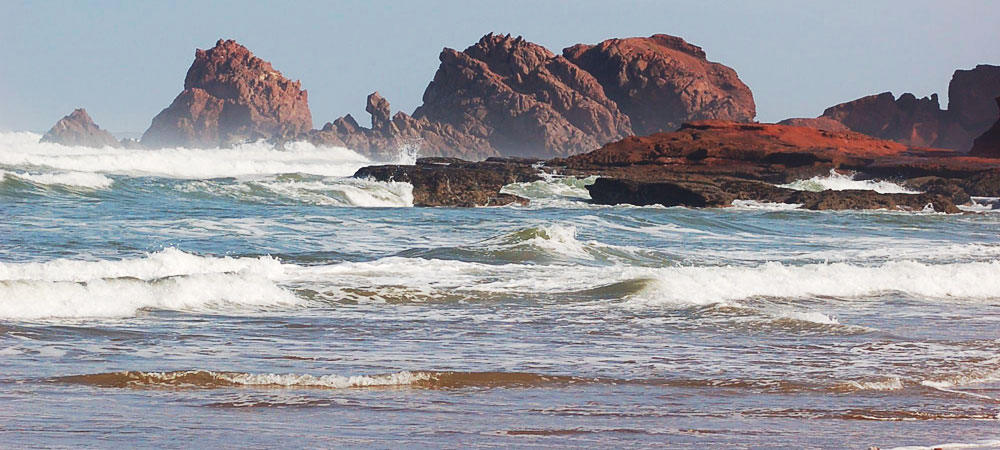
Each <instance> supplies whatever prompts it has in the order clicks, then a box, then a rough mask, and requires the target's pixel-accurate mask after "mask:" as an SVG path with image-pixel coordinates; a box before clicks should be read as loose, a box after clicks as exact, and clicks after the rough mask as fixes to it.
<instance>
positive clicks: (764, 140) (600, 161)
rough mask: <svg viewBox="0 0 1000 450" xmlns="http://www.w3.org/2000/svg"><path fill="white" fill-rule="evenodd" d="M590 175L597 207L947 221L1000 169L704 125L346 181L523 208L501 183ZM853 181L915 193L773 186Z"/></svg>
mask: <svg viewBox="0 0 1000 450" xmlns="http://www.w3.org/2000/svg"><path fill="white" fill-rule="evenodd" d="M539 169H540V170H543V171H548V172H556V173H560V174H563V175H575V176H598V177H599V178H598V180H597V182H596V183H595V184H593V185H591V186H590V187H588V190H589V191H590V194H591V197H592V198H593V201H594V202H596V203H601V204H620V203H628V204H635V205H651V204H661V205H666V206H678V205H681V206H690V207H719V206H728V205H731V204H732V202H733V201H734V200H756V201H763V202H775V203H793V204H799V205H801V207H802V208H805V209H813V210H826V209H889V210H903V211H924V210H934V211H938V212H947V213H954V212H958V211H959V210H958V209H957V207H956V206H955V205H957V204H964V203H967V202H969V200H970V195H974V196H986V197H992V196H1000V160H996V159H989V158H978V157H970V156H968V155H966V154H964V153H961V152H956V151H950V150H944V149H928V148H919V147H909V146H906V145H903V144H900V143H898V142H893V141H888V140H882V139H876V138H873V137H871V136H867V135H865V134H862V133H858V132H854V131H828V130H820V129H814V128H808V127H800V126H787V125H774V124H748V123H736V122H726V121H719V120H708V121H700V122H693V123H690V124H684V125H682V126H681V129H680V130H678V131H674V132H670V133H656V134H653V135H650V136H642V137H638V136H632V137H627V138H625V139H622V140H620V141H617V142H613V143H610V144H607V145H605V146H603V147H602V148H600V149H598V150H595V151H592V152H589V153H586V154H580V155H574V156H570V157H568V158H554V159H550V160H548V161H537V160H511V159H503V158H490V159H488V160H487V161H485V162H480V163H471V162H465V161H461V160H458V159H454V158H432V159H421V160H420V161H419V162H418V163H417V164H416V165H414V166H376V167H368V168H363V169H361V170H359V171H358V172H357V174H356V175H355V176H358V177H370V178H374V179H376V180H380V181H405V182H410V183H411V184H413V186H414V198H415V204H417V205H421V206H474V205H476V206H483V205H497V204H505V203H510V202H515V201H517V202H522V201H524V200H522V199H517V198H513V197H509V196H502V195H499V192H500V189H501V188H502V187H503V186H504V185H505V184H509V183H514V182H527V181H534V180H537V179H538V178H539V175H538V173H537V171H538V170H539ZM831 171H841V173H844V172H853V173H855V176H857V177H863V178H864V179H889V180H893V181H896V182H901V183H904V184H905V185H906V186H908V187H909V188H910V189H914V190H917V191H920V192H921V193H919V194H903V193H900V194H880V193H877V192H874V191H868V190H846V191H834V190H827V191H822V192H808V191H798V190H793V189H788V188H785V187H781V186H778V184H782V183H787V182H790V181H794V180H801V179H807V178H811V177H814V176H817V175H828V174H829V173H830V172H831Z"/></svg>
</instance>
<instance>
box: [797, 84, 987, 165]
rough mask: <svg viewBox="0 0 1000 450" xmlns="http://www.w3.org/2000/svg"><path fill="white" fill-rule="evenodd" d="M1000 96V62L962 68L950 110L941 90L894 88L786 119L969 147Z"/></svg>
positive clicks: (943, 145) (913, 143)
mask: <svg viewBox="0 0 1000 450" xmlns="http://www.w3.org/2000/svg"><path fill="white" fill-rule="evenodd" d="M997 96H1000V66H990V65H979V66H976V67H975V68H974V69H971V70H956V71H955V74H954V75H953V76H952V79H951V83H950V84H949V85H948V109H946V110H945V109H941V106H940V104H939V102H938V96H937V94H934V95H931V96H930V97H924V98H921V99H918V98H917V97H916V96H914V95H913V94H909V93H907V94H903V95H901V96H899V98H898V99H897V98H896V97H895V96H894V95H893V94H892V93H891V92H884V93H882V94H878V95H871V96H867V97H862V98H859V99H857V100H853V101H850V102H846V103H841V104H839V105H836V106H832V107H830V108H827V109H826V111H824V112H823V115H822V116H820V117H819V118H817V119H787V120H785V121H782V122H780V123H782V124H789V125H799V126H809V127H818V128H824V129H831V128H832V127H836V125H834V124H835V123H836V122H839V123H841V124H842V125H844V126H846V127H847V128H849V129H851V130H854V131H857V132H861V133H865V134H868V135H870V136H874V137H878V138H882V139H891V140H893V141H896V142H899V143H902V144H905V145H910V146H918V147H939V148H947V149H952V150H958V151H968V150H969V149H970V148H971V147H972V144H973V139H974V138H975V137H976V136H979V135H981V134H982V133H983V132H985V131H986V130H987V129H988V128H989V127H990V125H991V124H992V123H993V121H994V119H995V118H996V116H997V106H996V104H995V103H994V102H993V101H992V99H993V98H995V97H997Z"/></svg>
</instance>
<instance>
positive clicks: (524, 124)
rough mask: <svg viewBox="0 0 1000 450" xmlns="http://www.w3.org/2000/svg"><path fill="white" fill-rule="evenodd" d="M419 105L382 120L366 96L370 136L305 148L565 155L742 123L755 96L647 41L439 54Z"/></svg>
mask: <svg viewBox="0 0 1000 450" xmlns="http://www.w3.org/2000/svg"><path fill="white" fill-rule="evenodd" d="M440 60H441V64H440V66H439V67H438V70H437V72H436V73H435V75H434V80H433V81H432V82H431V83H430V84H429V85H428V86H427V89H426V90H425V91H424V96H423V105H422V106H420V107H419V108H417V109H416V111H414V113H413V116H412V117H411V116H408V115H406V114H404V113H397V114H396V115H395V116H392V119H391V120H390V119H389V113H390V111H389V104H388V102H387V101H385V99H383V98H381V97H378V98H372V97H369V102H368V107H367V108H366V110H367V111H368V113H369V114H371V115H372V125H371V128H364V127H359V126H358V125H357V122H356V121H355V120H354V119H353V118H351V117H350V116H345V117H342V118H340V119H337V120H335V121H333V122H331V123H328V124H327V125H326V126H324V127H323V129H322V130H320V131H318V132H315V133H313V134H312V136H311V137H310V138H311V139H312V140H313V141H314V142H317V143H327V144H330V145H345V146H347V147H349V148H351V149H354V150H357V151H360V152H362V153H366V154H374V155H376V156H378V155H379V154H393V153H397V152H398V148H399V147H401V146H410V147H412V146H419V147H420V153H421V154H422V155H428V156H459V157H462V158H466V159H470V158H471V159H482V158H485V157H489V156H494V155H507V156H539V157H553V156H568V155H572V154H576V153H581V152H585V151H590V150H593V149H596V148H598V147H600V146H602V145H604V144H606V143H608V142H612V141H615V140H617V139H620V138H622V137H624V136H629V135H632V134H634V133H636V132H638V133H641V134H645V133H649V132H652V131H667V130H674V129H676V128H677V127H678V126H680V124H681V123H682V122H684V121H689V120H693V119H703V118H717V119H727V120H734V121H751V120H753V117H754V115H755V107H754V102H753V95H752V94H751V93H750V90H749V88H747V87H746V85H745V84H743V82H741V81H740V80H739V78H738V77H737V76H736V72H735V71H733V70H732V69H730V68H728V67H726V66H723V65H721V64H718V63H713V62H709V61H708V60H707V59H706V58H705V53H704V52H703V51H702V50H701V49H700V48H698V47H696V46H694V45H691V44H688V43H686V42H684V40H683V39H681V38H677V37H672V36H667V35H662V34H660V35H655V36H652V37H648V38H628V39H612V40H609V41H605V42H602V43H600V44H597V45H577V46H573V47H570V48H567V49H565V50H564V51H563V54H562V55H555V54H553V53H552V52H550V51H549V50H547V49H545V48H544V47H542V46H540V45H538V44H534V43H531V42H528V41H526V40H524V39H522V38H520V37H516V38H513V37H511V36H510V35H494V34H488V35H486V36H484V37H483V38H482V39H480V40H479V42H477V43H476V44H475V45H472V46H470V47H468V48H466V49H465V50H463V51H457V50H453V49H450V48H446V49H444V50H443V51H442V52H441V55H440Z"/></svg>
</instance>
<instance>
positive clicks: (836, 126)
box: [778, 117, 850, 131]
mask: <svg viewBox="0 0 1000 450" xmlns="http://www.w3.org/2000/svg"><path fill="white" fill-rule="evenodd" d="M778 125H788V126H792V127H809V128H815V129H817V130H826V131H847V130H850V128H847V125H844V124H842V123H840V122H838V121H836V120H833V119H830V118H827V117H816V118H802V117H797V118H794V119H785V120H782V121H781V122H778Z"/></svg>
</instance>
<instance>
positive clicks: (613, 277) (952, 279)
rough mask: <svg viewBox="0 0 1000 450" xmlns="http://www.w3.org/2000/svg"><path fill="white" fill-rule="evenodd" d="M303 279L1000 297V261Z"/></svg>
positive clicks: (468, 268)
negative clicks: (638, 284) (634, 285)
mask: <svg viewBox="0 0 1000 450" xmlns="http://www.w3.org/2000/svg"><path fill="white" fill-rule="evenodd" d="M295 271H296V273H295V274H294V276H295V277H303V278H308V279H311V280H316V281H320V282H326V283H330V284H335V285H337V286H339V287H345V286H353V287H379V286H405V287H407V288H410V289H414V290H421V291H424V292H450V293H454V292H468V293H471V292H496V293H508V294H510V293H559V292H575V291H581V290H586V289H593V288H597V287H602V286H608V285H611V284H614V283H620V282H625V281H632V280H647V282H646V284H645V286H646V287H645V288H644V289H643V290H642V291H641V292H639V293H637V294H634V295H632V296H630V297H629V299H628V300H627V304H628V305H629V306H657V305H691V304H716V303H722V304H725V303H728V302H733V301H741V300H746V299H752V298H758V297H769V298H787V299H797V298H811V297H842V298H864V297H867V296H874V295H879V294H881V293H885V292H900V293H903V294H907V295H910V296H912V297H915V298H917V299H926V300H928V301H938V300H949V299H954V300H958V299H961V300H965V301H969V300H984V299H997V298H1000V277H998V275H1000V262H972V263H951V264H923V263H918V262H913V261H899V262H887V263H884V264H881V265H874V266H862V265H852V264H847V263H833V264H806V265H797V266H796V265H784V264H781V263H766V264H763V265H759V266H752V267H741V266H718V267H663V268H653V267H635V266H627V265H618V264H615V265H613V266H580V265H574V266H566V265H562V264H553V265H537V264H503V265H494V264H482V263H471V262H463V261H453V260H425V259H419V258H402V257H389V258H383V259H379V260H376V261H371V262H357V263H354V262H348V263H341V264H336V265H331V266H320V267H308V268H296V269H295ZM778 315H779V317H789V318H793V319H798V320H807V321H811V322H816V323H822V324H836V323H837V320H836V319H835V318H833V317H830V316H828V315H825V314H822V313H818V312H808V313H797V312H782V313H779V314H778Z"/></svg>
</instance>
